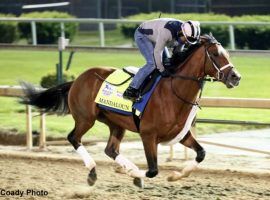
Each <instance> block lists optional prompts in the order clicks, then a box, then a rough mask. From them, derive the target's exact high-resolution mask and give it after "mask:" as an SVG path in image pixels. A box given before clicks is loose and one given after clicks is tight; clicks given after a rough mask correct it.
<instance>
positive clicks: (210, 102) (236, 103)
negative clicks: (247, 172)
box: [0, 86, 270, 159]
mask: <svg viewBox="0 0 270 200" xmlns="http://www.w3.org/2000/svg"><path fill="white" fill-rule="evenodd" d="M0 96H7V97H22V96H23V91H22V88H21V87H20V86H0ZM201 106H203V107H230V108H254V109H270V99H257V98H256V99H255V98H254V99H248V98H223V97H218V98H217V97H203V98H202V99H201ZM26 117H27V124H26V135H27V137H26V138H27V140H26V144H27V148H28V149H31V148H32V114H31V107H30V106H26ZM193 130H194V127H193ZM201 142H202V143H207V144H211V145H216V146H223V147H227V148H234V149H241V150H246V151H252V152H257V153H264V154H270V152H265V151H259V150H255V149H248V148H241V147H235V146H229V145H227V146H226V145H224V144H219V143H210V142H207V141H201ZM39 146H40V148H44V147H45V146H46V132H45V115H44V114H42V115H41V117H40V144H39ZM185 152H186V153H185V155H186V156H185V157H186V158H187V151H186V149H185ZM170 158H171V159H172V158H173V147H172V146H171V150H170Z"/></svg>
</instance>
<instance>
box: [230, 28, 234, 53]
mask: <svg viewBox="0 0 270 200" xmlns="http://www.w3.org/2000/svg"><path fill="white" fill-rule="evenodd" d="M229 34H230V43H231V50H235V38H234V27H233V25H232V24H231V25H229Z"/></svg>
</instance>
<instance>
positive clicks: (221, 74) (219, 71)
mask: <svg viewBox="0 0 270 200" xmlns="http://www.w3.org/2000/svg"><path fill="white" fill-rule="evenodd" d="M213 44H217V45H220V43H218V42H216V43H211V44H209V45H208V46H207V47H205V57H206V56H207V57H208V59H209V60H210V61H211V62H212V66H213V67H214V68H215V70H216V71H217V73H216V78H215V79H214V80H216V81H221V80H222V79H223V78H224V72H223V71H224V70H225V69H227V68H229V67H230V68H231V69H230V70H232V69H233V68H234V66H233V64H232V63H230V62H229V63H228V64H226V65H224V66H222V67H219V66H218V64H217V62H216V60H215V59H214V58H213V56H212V55H210V54H209V51H208V49H209V48H210V46H211V45H213ZM204 62H205V63H204V74H206V73H205V66H206V58H205V61H204Z"/></svg>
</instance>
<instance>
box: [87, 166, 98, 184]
mask: <svg viewBox="0 0 270 200" xmlns="http://www.w3.org/2000/svg"><path fill="white" fill-rule="evenodd" d="M96 181H97V174H96V170H95V169H94V168H93V169H92V170H91V171H90V173H89V174H88V178H87V183H88V185H90V186H93V185H95V182H96Z"/></svg>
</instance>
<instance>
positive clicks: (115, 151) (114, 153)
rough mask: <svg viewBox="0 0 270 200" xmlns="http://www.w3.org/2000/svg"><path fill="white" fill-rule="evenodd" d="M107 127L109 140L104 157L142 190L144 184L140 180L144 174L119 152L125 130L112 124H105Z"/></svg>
mask: <svg viewBox="0 0 270 200" xmlns="http://www.w3.org/2000/svg"><path fill="white" fill-rule="evenodd" d="M107 125H108V126H109V128H110V138H109V140H108V143H107V146H106V148H105V153H106V155H108V156H109V157H110V158H112V159H113V160H115V162H116V163H117V164H119V166H120V167H121V172H122V173H126V174H128V175H129V176H131V177H133V178H134V181H133V182H134V184H135V185H136V186H138V187H141V188H142V187H143V184H144V183H143V179H142V178H143V177H145V172H144V171H142V170H139V168H138V167H137V166H136V165H135V164H134V163H132V162H131V161H130V160H128V159H127V158H125V157H124V156H123V155H121V154H120V152H119V148H120V143H121V141H122V138H123V137H124V132H125V130H124V129H122V128H121V127H119V126H117V125H115V124H112V123H107Z"/></svg>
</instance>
